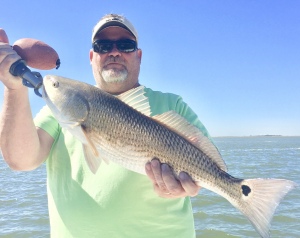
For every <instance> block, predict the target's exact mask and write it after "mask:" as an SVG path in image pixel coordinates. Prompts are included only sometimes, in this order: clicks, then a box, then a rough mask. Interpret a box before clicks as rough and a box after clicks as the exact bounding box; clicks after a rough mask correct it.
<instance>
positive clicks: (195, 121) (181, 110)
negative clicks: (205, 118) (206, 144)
mask: <svg viewBox="0 0 300 238" xmlns="http://www.w3.org/2000/svg"><path fill="white" fill-rule="evenodd" d="M175 111H176V112H177V113H178V114H180V115H181V116H183V117H184V118H185V119H186V120H187V121H188V122H189V123H191V124H192V125H194V126H196V127H197V128H199V129H200V130H201V132H202V133H203V135H205V136H206V137H208V138H210V139H211V137H210V135H209V133H208V131H207V129H206V128H205V126H204V125H203V124H202V122H201V121H200V120H199V118H198V116H197V114H196V113H195V112H194V111H193V110H192V109H191V108H190V107H189V106H188V105H187V103H185V102H184V101H183V99H182V98H181V97H180V96H178V98H177V102H176V105H175Z"/></svg>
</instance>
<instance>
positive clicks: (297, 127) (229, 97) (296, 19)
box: [0, 0, 300, 136]
mask: <svg viewBox="0 0 300 238" xmlns="http://www.w3.org/2000/svg"><path fill="white" fill-rule="evenodd" d="M299 12H300V1H298V0H287V1H283V0H281V1H280V0H264V1H259V0H257V1H254V0H252V1H233V0H227V1H221V0H216V1H213V0H206V1H202V0H197V1H196V0H193V1H174V0H173V1H172V0H165V1H162V0H151V1H141V0H127V1H121V0H119V1H118V0H116V1H107V0H106V1H104V0H102V1H101V0H98V1H89V0H86V1H79V0H77V1H76V0H74V1H66V0H60V1H57V0H51V1H29V0H28V1H25V0H23V1H19V0H16V1H14V2H13V3H11V2H9V3H8V2H7V3H2V4H1V8H0V28H3V29H5V30H6V32H7V35H8V37H9V39H10V43H11V44H12V43H13V42H15V41H16V40H18V39H20V38H36V39H40V40H42V41H44V42H46V43H48V44H49V45H51V46H52V47H53V48H54V49H56V51H57V52H58V54H59V56H60V59H61V62H62V64H61V67H60V68H59V69H58V70H50V71H42V70H39V72H40V73H41V74H42V75H46V74H56V75H61V76H64V77H69V78H73V79H78V80H81V81H85V82H88V83H91V84H93V83H94V80H93V76H92V72H91V67H90V64H89V57H88V56H89V49H90V47H91V42H90V41H91V30H92V28H93V26H94V25H95V24H96V22H97V21H98V20H99V19H100V18H101V17H102V16H103V15H104V14H107V13H120V14H123V15H125V16H126V17H127V18H128V19H129V20H130V21H131V22H132V23H133V24H134V25H135V27H136V29H137V31H138V33H139V47H140V48H141V49H142V50H143V59H142V65H141V74H140V82H141V83H142V84H144V85H146V86H148V87H151V88H153V89H155V90H160V91H164V92H173V93H176V94H179V95H181V96H182V97H183V99H184V101H186V102H187V103H188V104H189V105H190V106H191V107H192V108H193V110H194V111H195V112H196V113H197V114H198V116H199V118H200V120H201V121H202V122H203V124H204V125H205V126H206V127H207V129H208V131H209V132H210V134H211V135H212V136H248V135H265V134H276V135H278V134H280V135H288V136H292V135H300V14H299ZM0 90H1V91H0V103H1V101H2V98H3V86H2V85H1V86H0ZM30 100H31V104H32V111H33V114H35V113H36V112H37V111H38V110H39V108H40V107H41V106H42V105H44V102H43V100H42V99H40V98H38V97H36V96H35V95H34V94H33V92H32V90H31V92H30Z"/></svg>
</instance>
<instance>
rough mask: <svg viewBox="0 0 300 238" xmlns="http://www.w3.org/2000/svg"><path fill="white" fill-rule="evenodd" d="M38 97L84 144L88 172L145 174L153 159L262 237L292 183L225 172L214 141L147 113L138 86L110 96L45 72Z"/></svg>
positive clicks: (172, 116)
mask: <svg viewBox="0 0 300 238" xmlns="http://www.w3.org/2000/svg"><path fill="white" fill-rule="evenodd" d="M43 89H44V90H43V98H44V99H45V101H46V103H47V105H48V107H49V108H50V109H51V111H52V113H53V115H54V116H55V117H56V119H57V120H58V122H59V123H60V124H61V126H62V127H65V128H66V129H67V130H69V132H70V133H72V134H73V135H74V136H75V137H77V138H78V139H79V140H80V141H81V142H82V144H83V151H84V155H85V158H86V161H87V164H88V165H89V167H90V169H91V171H92V172H93V173H96V172H97V169H98V167H99V166H100V162H101V160H102V159H103V160H105V161H107V162H108V161H110V160H111V161H114V162H115V163H118V164H120V165H122V166H124V167H125V168H127V169H130V170H132V171H135V172H138V173H141V174H145V164H146V163H147V162H148V161H150V160H152V159H153V158H158V159H159V160H160V161H161V162H162V163H167V164H168V165H170V166H171V167H172V168H173V170H174V173H175V175H176V176H178V174H179V173H180V172H181V171H184V172H187V173H188V174H189V175H190V176H191V177H192V179H193V180H194V181H195V183H196V184H198V185H199V186H201V187H204V188H207V189H209V190H211V191H213V192H215V193H218V194H219V195H221V196H223V197H224V198H226V199H227V200H228V201H229V202H230V203H231V204H232V205H233V206H234V207H236V208H237V209H238V210H240V211H241V212H242V213H243V214H244V215H245V216H246V217H247V218H248V219H249V221H250V222H251V223H252V225H253V226H254V228H255V229H256V230H257V232H258V233H259V234H260V236H261V237H263V238H268V237H270V234H269V227H270V222H271V220H272V217H273V214H274V212H275V209H276V207H277V206H278V205H279V203H280V201H281V200H282V199H283V197H284V196H285V195H286V194H287V193H288V192H289V191H290V190H292V189H293V188H295V187H296V183H294V182H293V181H289V180H285V179H260V178H258V179H240V178H235V177H233V176H231V175H230V174H228V173H227V172H226V171H227V168H226V165H225V163H224V161H223V160H222V157H221V155H220V153H219V151H218V150H217V148H216V147H215V146H214V144H213V143H212V142H211V141H210V140H209V139H208V138H207V137H205V136H204V135H203V134H202V132H201V131H200V130H199V129H197V128H195V127H194V126H192V125H190V124H189V123H188V122H187V121H186V120H185V119H184V118H182V117H181V116H179V115H178V114H176V113H175V112H166V113H164V114H162V115H158V116H154V117H150V113H151V112H150V110H149V108H150V107H149V103H148V101H147V98H146V97H145V96H144V90H143V87H142V86H141V87H138V88H135V89H132V90H130V91H128V92H125V93H124V94H121V95H118V96H112V95H110V94H108V93H106V92H103V91H102V90H100V89H98V88H96V87H94V86H92V85H89V84H86V83H83V82H79V81H75V80H70V79H67V78H63V77H58V76H51V75H48V76H45V77H44V81H43Z"/></svg>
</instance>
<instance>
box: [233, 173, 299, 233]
mask: <svg viewBox="0 0 300 238" xmlns="http://www.w3.org/2000/svg"><path fill="white" fill-rule="evenodd" d="M296 186H297V184H296V183H294V182H293V181H289V180H284V179H246V180H242V182H241V192H242V197H241V200H240V201H239V202H238V203H237V204H235V205H234V206H236V207H237V208H238V209H239V210H240V211H241V212H242V213H243V214H244V215H245V216H246V217H247V218H248V220H249V221H250V222H251V223H252V225H253V226H254V228H255V229H256V231H257V232H258V233H259V234H260V235H261V237H263V238H268V237H270V234H269V228H270V223H271V220H272V218H273V215H274V212H275V210H276V208H277V206H278V205H279V203H280V201H281V200H282V199H283V198H284V196H285V195H286V194H287V193H288V192H289V191H290V190H292V189H293V188H295V187H296Z"/></svg>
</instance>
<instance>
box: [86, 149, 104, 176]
mask: <svg viewBox="0 0 300 238" xmlns="http://www.w3.org/2000/svg"><path fill="white" fill-rule="evenodd" d="M82 147H83V153H84V158H85V161H86V163H87V164H88V166H89V168H90V170H91V171H92V172H93V173H94V174H95V173H96V172H97V170H98V168H99V167H100V164H101V158H100V157H99V154H97V155H95V153H94V151H93V149H92V148H91V147H90V146H89V145H86V144H82Z"/></svg>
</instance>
